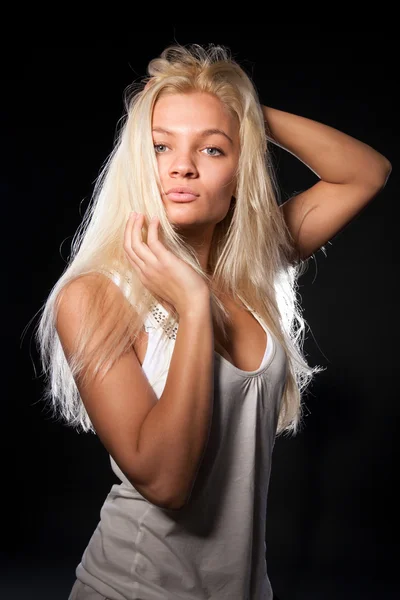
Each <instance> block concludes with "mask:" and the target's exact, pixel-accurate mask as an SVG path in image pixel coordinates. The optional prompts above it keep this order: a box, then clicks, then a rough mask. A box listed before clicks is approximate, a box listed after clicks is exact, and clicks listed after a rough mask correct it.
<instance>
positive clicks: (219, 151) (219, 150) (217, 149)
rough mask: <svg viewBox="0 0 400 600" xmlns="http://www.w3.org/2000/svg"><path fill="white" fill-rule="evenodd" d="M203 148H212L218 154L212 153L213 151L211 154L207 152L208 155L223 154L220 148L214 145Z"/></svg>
mask: <svg viewBox="0 0 400 600" xmlns="http://www.w3.org/2000/svg"><path fill="white" fill-rule="evenodd" d="M204 150H214V151H216V152H218V154H214V153H213V154H209V153H208V152H207V155H208V156H222V155H223V154H224V153H223V151H222V150H221V149H220V148H216V147H215V146H208V147H207V148H204Z"/></svg>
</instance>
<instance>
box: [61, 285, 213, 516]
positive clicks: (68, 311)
mask: <svg viewBox="0 0 400 600" xmlns="http://www.w3.org/2000/svg"><path fill="white" fill-rule="evenodd" d="M88 277H89V278H90V277H93V276H90V275H88V276H84V277H81V278H79V279H77V280H75V281H73V282H72V283H70V284H69V285H68V289H67V290H65V293H64V294H63V296H62V300H61V302H60V305H59V310H58V314H57V322H56V327H57V332H58V335H59V337H60V341H61V344H62V346H63V349H64V352H65V355H66V356H67V357H68V355H69V354H70V353H72V352H73V351H74V338H75V336H76V334H77V331H78V328H79V326H80V322H81V315H82V314H83V311H84V303H85V298H86V299H87V298H88V294H90V293H93V286H92V285H91V284H90V285H87V283H85V279H87V278H88ZM94 277H95V276H94ZM109 290H110V291H109V292H108V293H109V297H108V299H107V302H111V303H113V302H117V301H121V298H120V295H121V294H122V292H121V291H120V290H119V288H118V287H117V286H116V285H113V286H110V287H109ZM110 326H112V324H107V320H106V319H105V322H104V323H103V322H102V323H100V325H99V328H98V330H97V332H96V336H100V337H99V338H98V339H97V341H98V340H100V339H101V336H102V335H105V333H106V331H105V330H106V328H107V327H110ZM95 342H96V339H94V340H93V343H95ZM213 358H214V336H213V324H212V314H211V305H210V295H209V293H208V292H207V293H205V294H201V295H198V296H197V297H196V299H195V300H194V301H192V302H191V304H190V307H189V306H188V308H187V309H182V308H181V311H180V314H179V328H178V332H177V336H176V340H175V347H174V351H173V354H172V358H171V362H170V367H169V372H168V377H167V380H166V384H165V387H164V391H163V393H162V395H161V397H160V399H159V400H157V397H156V395H155V393H154V390H153V389H152V387H151V386H150V384H149V382H148V380H147V378H146V375H145V373H144V371H143V369H142V367H141V365H140V363H139V360H138V358H137V356H136V353H135V351H134V349H133V348H132V349H131V350H130V351H129V352H128V353H126V354H124V355H123V356H121V357H120V359H119V360H118V361H117V362H116V363H115V364H114V365H113V367H112V368H111V369H110V370H109V371H108V373H107V374H106V375H105V376H104V377H103V379H101V380H100V378H99V377H97V378H95V379H94V380H93V381H92V382H91V383H90V384H87V385H86V386H85V388H84V389H81V388H80V384H79V382H77V386H78V389H79V392H80V395H81V398H82V401H83V403H84V405H85V408H86V410H87V412H88V415H89V418H90V420H91V422H92V424H93V427H94V429H95V431H96V433H97V435H98V436H99V438H100V440H101V442H102V443H103V445H104V447H105V448H106V450H107V451H108V452H109V454H110V455H111V456H112V457H113V459H114V460H115V462H116V463H117V465H118V466H119V468H120V469H121V471H122V472H123V473H124V474H125V475H126V477H127V478H128V480H129V481H130V482H131V483H132V485H133V486H134V487H135V488H136V489H137V490H138V491H139V492H140V494H142V495H143V496H144V497H145V498H146V499H148V500H149V501H150V502H151V503H153V504H156V505H158V506H160V507H162V508H169V509H178V508H181V507H182V506H183V505H184V504H185V502H186V501H187V500H188V498H189V496H190V492H191V490H192V487H193V484H194V481H195V478H196V475H197V471H198V468H199V466H200V462H201V459H202V457H203V453H204V450H205V447H206V444H207V441H208V436H209V431H210V424H211V418H212V410H213V395H214V394H213V392H214V389H213V383H214V372H213Z"/></svg>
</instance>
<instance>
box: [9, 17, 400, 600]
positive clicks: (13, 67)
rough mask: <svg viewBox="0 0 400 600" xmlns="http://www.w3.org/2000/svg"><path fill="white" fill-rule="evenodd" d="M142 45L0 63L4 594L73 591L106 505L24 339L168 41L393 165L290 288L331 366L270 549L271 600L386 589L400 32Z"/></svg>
mask: <svg viewBox="0 0 400 600" xmlns="http://www.w3.org/2000/svg"><path fill="white" fill-rule="evenodd" d="M268 30H271V31H273V32H274V33H269V32H268ZM139 35H140V32H139ZM137 36H138V34H137V33H135V34H133V35H132V37H133V38H134V41H133V42H132V44H131V45H130V46H128V47H126V48H110V47H108V45H103V46H99V47H92V46H91V47H90V48H78V47H74V46H72V47H67V48H65V47H62V48H58V47H57V48H56V47H51V48H47V47H46V48H37V47H35V48H31V47H29V46H26V47H25V48H22V49H20V54H18V55H17V54H13V53H12V52H10V53H9V56H8V58H7V59H4V58H3V73H2V78H3V92H2V109H1V119H2V134H3V143H2V153H3V172H2V175H1V191H2V207H3V210H4V212H5V218H4V219H3V221H2V222H3V232H4V235H3V239H4V242H5V244H4V249H3V253H2V257H3V259H4V260H3V262H4V263H6V264H7V266H8V268H7V279H6V288H5V298H6V305H5V307H4V308H5V309H4V312H3V316H4V317H5V326H4V329H3V331H4V332H5V336H4V337H5V340H4V343H3V356H5V357H6V359H7V361H6V365H5V369H4V376H5V383H6V393H5V394H4V395H3V411H4V412H3V414H5V415H6V418H5V419H4V420H3V435H2V441H4V448H3V452H2V455H3V470H4V474H3V478H2V479H3V494H2V496H3V507H4V508H3V511H4V512H3V528H2V529H3V531H2V555H3V556H2V561H1V564H2V574H1V576H0V595H1V596H2V597H4V598H7V600H8V599H11V598H12V599H14V598H15V599H17V598H24V599H26V598H35V599H36V598H37V599H39V598H40V599H41V600H44V599H45V598H51V599H54V600H58V599H60V600H64V599H65V600H66V598H67V597H68V593H69V590H70V587H71V586H72V583H73V581H74V579H75V574H74V570H75V567H76V565H77V563H78V562H79V560H80V558H81V555H82V552H83V550H84V548H85V546H86V544H87V543H88V541H89V539H90V536H91V534H92V532H93V530H94V528H95V527H96V525H97V522H98V520H99V512H100V508H101V506H102V503H103V501H104V499H105V497H106V495H107V493H108V491H109V489H110V487H111V485H112V484H113V483H116V482H117V479H116V477H115V476H114V474H113V472H112V471H111V468H110V464H109V457H108V454H107V452H106V451H105V449H104V448H103V447H102V445H101V443H100V442H99V440H98V439H97V438H96V437H95V436H94V435H92V434H87V435H84V434H80V435H78V434H77V433H76V432H74V431H73V430H72V429H70V428H68V427H67V426H65V425H62V424H60V423H55V422H54V421H53V420H51V418H50V416H49V414H48V413H47V412H46V411H45V409H44V407H43V404H42V403H41V401H40V396H41V394H42V391H43V390H42V384H43V380H42V378H41V377H40V376H39V374H40V364H39V361H38V355H37V351H36V349H35V345H34V343H33V338H32V334H33V327H34V325H35V324H36V318H35V314H36V313H37V311H38V310H39V309H40V307H41V306H42V304H43V303H44V302H45V300H46V297H47V295H48V293H49V291H50V289H51V287H52V286H53V285H54V283H55V282H56V281H57V279H58V278H59V276H60V275H61V273H62V271H63V269H64V267H65V261H66V260H67V258H68V256H69V252H70V244H71V240H72V236H73V234H74V232H75V230H76V228H77V226H78V225H79V223H80V221H81V218H82V215H83V214H84V211H85V209H86V208H87V205H88V202H89V198H90V194H91V192H92V190H93V183H94V180H95V178H96V176H97V174H98V171H99V168H100V166H101V165H102V163H103V161H104V160H105V159H106V157H107V156H108V154H109V152H110V151H111V148H112V143H113V139H114V134H115V128H116V123H117V121H118V119H119V117H120V116H121V114H122V94H123V90H124V88H125V86H126V85H128V84H129V83H130V82H131V81H132V80H133V79H136V78H138V77H140V76H142V75H144V74H145V68H146V64H147V62H148V61H149V60H150V59H151V58H152V57H154V56H156V55H157V54H159V52H161V50H162V49H163V48H164V47H165V46H166V45H167V44H169V43H173V42H174V41H177V42H179V43H181V44H186V43H192V42H197V43H205V42H214V43H220V44H225V45H228V46H229V47H230V48H231V50H232V52H233V55H234V57H235V58H236V59H237V60H238V61H239V62H241V64H242V66H243V67H244V68H245V69H246V70H247V72H248V73H249V74H250V75H251V76H252V78H253V80H254V82H255V84H256V86H257V88H258V90H259V93H260V98H261V101H262V102H263V103H264V104H267V105H270V106H273V107H275V108H281V109H283V110H287V111H289V112H294V113H297V114H301V115H303V116H306V117H310V118H312V119H316V120H320V121H322V122H324V123H327V124H328V125H332V126H333V127H337V128H338V129H341V130H343V131H344V132H346V133H349V134H350V135H352V136H354V137H356V138H359V139H361V140H362V141H364V142H366V143H367V144H370V145H371V146H373V147H374V148H376V149H377V150H378V151H380V152H382V153H383V154H384V155H385V156H387V157H388V158H389V160H390V161H391V162H392V165H393V173H392V175H391V178H390V180H389V183H388V184H387V186H386V188H385V189H384V190H383V191H382V192H381V193H380V195H379V196H378V197H377V198H376V199H375V200H374V201H373V202H372V203H371V204H370V205H369V206H368V207H367V208H366V209H365V210H364V211H363V212H362V213H361V214H360V215H359V216H358V217H357V218H356V219H355V220H354V221H353V222H352V223H351V224H350V225H349V226H348V227H347V228H345V230H343V231H342V233H341V234H339V235H338V236H337V237H336V238H335V239H334V240H333V241H332V242H331V243H330V244H328V245H327V247H326V248H327V253H326V255H325V254H324V253H323V252H322V251H319V252H318V253H316V255H315V259H310V266H309V268H308V271H307V272H306V273H305V274H304V275H303V276H302V277H301V279H300V289H299V293H300V295H301V299H302V306H303V310H304V317H305V318H306V319H307V322H308V324H309V326H310V330H309V331H307V335H306V341H305V351H306V354H307V357H308V361H309V362H310V364H311V365H315V364H319V365H321V366H324V367H327V369H326V371H325V372H324V373H322V374H320V375H317V376H316V378H315V380H314V382H313V383H312V385H311V387H310V390H309V394H308V396H307V398H306V400H305V401H306V406H307V409H306V411H305V415H306V417H305V427H304V429H303V431H302V432H301V433H300V434H299V435H298V436H297V437H295V438H292V439H286V438H278V440H277V442H276V445H275V450H274V462H273V467H272V476H271V484H270V495H269V503H268V525H267V530H266V541H267V561H268V570H269V574H270V579H271V582H272V585H273V587H274V589H275V591H276V594H277V595H278V596H279V597H280V598H281V600H289V599H292V600H294V599H299V598H308V599H312V598H324V599H331V598H332V599H333V598H347V597H348V598H363V599H366V598H377V597H379V598H394V597H395V596H394V590H395V573H396V572H397V564H398V555H397V547H398V543H397V531H398V528H397V525H398V519H397V514H398V498H397V497H396V496H395V492H394V484H395V483H396V479H397V477H396V475H397V471H398V456H399V455H398V449H397V445H396V441H395V431H396V425H398V416H399V408H398V392H397V380H396V379H395V375H396V373H398V369H397V368H396V367H397V363H398V352H397V344H398V342H397V340H398V326H397V320H398V297H397V296H396V287H397V286H396V284H397V280H398V276H399V268H398V267H399V259H398V252H397V242H398V239H399V234H398V231H399V225H398V214H399V211H398V206H397V205H398V202H399V194H398V189H399V188H398V181H399V180H398V173H397V165H398V160H397V159H398V139H397V134H398V117H397V111H398V106H399V102H398V100H399V97H398V94H397V89H396V85H397V82H396V79H397V68H396V58H395V55H396V52H395V41H394V38H393V37H391V36H392V34H390V33H389V34H388V33H386V32H383V31H379V32H377V31H372V30H371V31H363V32H361V31H359V32H354V31H351V30H344V29H342V30H339V31H337V30H336V31H335V32H328V31H321V29H320V25H318V26H317V25H314V26H312V27H310V28H309V29H308V30H304V29H303V26H302V28H301V29H300V27H299V26H294V25H293V26H289V25H285V27H284V28H283V27H282V28H281V27H278V26H277V25H269V26H268V28H267V27H265V26H264V27H261V26H259V27H258V29H257V26H254V25H252V24H245V26H244V28H239V27H238V26H237V25H235V26H234V25H226V26H225V27H224V29H222V28H218V27H215V28H206V27H203V28H198V30H196V28H195V27H194V26H189V25H187V24H185V25H184V24H175V25H174V26H172V25H169V26H167V27H165V29H164V31H163V32H160V31H155V30H154V28H151V30H150V29H149V31H148V32H147V33H146V36H143V39H139V38H138V37H137ZM274 156H275V163H276V168H277V172H278V180H279V183H280V187H281V191H282V199H286V198H288V197H289V196H290V195H291V194H292V193H294V192H296V191H299V190H302V189H304V188H306V187H309V186H310V185H312V184H313V183H314V182H315V181H316V177H315V176H314V175H313V173H311V172H310V171H309V170H308V169H307V168H306V167H305V166H304V165H303V164H301V163H300V161H298V160H296V159H295V158H293V157H292V156H291V155H290V154H288V153H286V152H284V151H282V150H280V149H278V148H276V149H275V152H274ZM3 297H4V296H3ZM32 319H33V321H32ZM25 328H26V329H25ZM233 600H234V599H233ZM235 600H236V599H235ZM237 600H239V599H237Z"/></svg>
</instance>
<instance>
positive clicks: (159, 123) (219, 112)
mask: <svg viewBox="0 0 400 600" xmlns="http://www.w3.org/2000/svg"><path fill="white" fill-rule="evenodd" d="M152 129H153V142H154V150H155V153H156V156H157V163H158V171H159V174H160V179H161V184H162V188H163V189H162V200H163V203H164V205H165V208H166V211H167V215H168V219H169V221H170V222H171V223H174V224H175V225H176V226H177V228H178V229H182V230H186V231H188V232H189V231H192V232H193V231H198V232H200V231H203V232H205V231H209V232H210V231H211V232H212V230H213V229H214V227H215V225H216V224H217V223H219V222H220V221H222V220H223V219H224V217H225V216H226V214H227V212H228V210H229V207H230V204H231V200H232V195H234V192H235V183H236V182H235V173H236V167H237V164H238V160H239V123H238V121H237V119H236V118H235V117H234V116H232V115H231V114H230V113H229V112H228V110H227V109H226V108H225V106H224V105H223V104H222V102H221V101H220V100H219V99H218V98H216V97H215V96H213V95H211V94H207V93H200V92H193V93H189V94H167V95H165V96H161V97H160V98H159V99H158V100H157V102H156V104H155V106H154V111H153V121H152ZM216 130H218V131H216ZM174 188H178V191H177V192H175V193H174V192H171V191H170V190H172V189H174ZM179 188H187V194H185V193H184V190H183V191H179ZM180 199H181V200H185V199H189V200H191V201H190V202H184V203H183V202H178V200H180Z"/></svg>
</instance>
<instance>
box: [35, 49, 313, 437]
mask: <svg viewBox="0 0 400 600" xmlns="http://www.w3.org/2000/svg"><path fill="white" fill-rule="evenodd" d="M148 75H149V77H147V78H144V79H143V80H142V81H140V82H138V83H137V82H135V83H133V84H132V85H131V86H130V87H129V88H127V90H126V94H125V114H124V117H123V119H121V121H120V126H119V128H118V131H117V135H116V139H115V144H114V147H113V150H112V152H111V154H110V156H109V158H108V160H107V161H106V163H105V165H104V166H103V168H102V169H101V172H100V174H99V177H98V179H97V181H96V184H95V187H94V191H93V196H92V199H91V202H90V203H89V206H88V209H87V211H86V213H85V215H84V218H83V219H82V222H81V224H80V226H79V228H78V230H77V232H76V234H75V236H74V238H73V240H72V245H71V246H72V248H71V255H70V259H69V264H68V265H67V266H66V268H65V270H64V273H63V274H62V275H61V276H60V278H59V279H58V281H57V282H56V284H55V285H54V286H53V288H52V290H51V292H50V294H49V296H48V298H47V301H46V302H45V304H44V305H43V307H42V308H41V311H40V312H41V316H40V319H39V322H38V325H37V329H36V333H35V335H36V342H37V345H38V349H39V354H40V358H41V363H42V366H43V373H44V375H45V379H46V381H45V388H44V395H43V399H44V400H45V401H46V402H49V404H50V406H51V408H52V409H53V415H54V416H55V417H56V418H59V419H60V420H62V421H64V422H66V423H67V424H69V425H70V426H72V427H75V428H76V429H78V430H79V429H81V430H82V431H92V432H94V433H95V430H94V428H93V425H92V423H91V421H90V418H89V416H88V414H87V412H86V409H85V406H84V404H83V402H82V400H81V398H80V394H79V391H78V387H77V385H76V381H78V378H79V377H81V378H82V381H83V382H87V380H88V378H89V373H91V375H90V377H92V376H94V375H96V374H97V373H99V372H101V373H105V372H107V370H108V369H109V368H110V367H111V366H112V365H113V364H114V363H115V361H117V360H118V358H119V357H120V356H121V355H122V354H123V353H124V352H126V351H127V350H128V349H130V348H131V347H132V344H133V343H134V341H135V339H136V337H137V335H138V334H139V332H140V330H141V329H142V327H143V324H144V321H145V319H146V316H147V315H148V313H149V311H150V310H151V307H152V306H153V304H154V302H159V301H160V298H157V297H155V296H153V295H152V294H151V293H150V292H149V290H147V289H146V288H145V287H144V286H143V284H142V283H141V281H140V279H139V277H138V276H137V275H136V273H135V272H134V270H133V267H132V266H131V265H130V263H129V261H128V259H127V256H126V253H125V251H124V248H123V235H124V230H125V225H126V221H127V219H128V216H129V214H130V212H131V211H136V212H140V213H143V214H144V215H145V217H146V219H145V224H144V227H143V235H144V239H146V236H147V225H146V223H147V222H148V221H149V220H150V218H151V217H152V216H153V215H157V216H158V218H159V221H160V226H159V237H160V239H161V240H162V242H163V244H164V245H165V247H166V248H167V249H168V250H170V251H171V252H173V253H174V254H175V255H176V256H178V257H179V258H180V259H182V260H184V261H186V262H187V263H188V264H189V265H190V266H191V267H192V268H193V269H194V270H195V271H196V272H197V273H198V274H199V275H200V276H201V277H203V278H204V280H205V281H207V283H208V285H209V288H210V292H211V307H212V313H213V317H214V319H215V321H216V323H217V325H218V326H219V328H220V329H221V330H222V332H223V334H224V335H226V327H225V326H226V324H227V323H228V322H229V317H228V313H227V311H226V310H225V308H224V306H223V304H222V302H221V301H220V300H219V298H218V295H219V292H221V291H222V292H223V293H227V294H229V295H230V296H231V297H232V298H234V299H236V298H238V299H239V300H240V301H242V302H243V303H244V304H245V305H247V306H249V307H251V309H253V310H254V312H255V313H257V314H258V315H259V316H260V317H261V319H263V320H264V322H265V323H266V324H267V325H268V327H269V328H270V329H271V331H272V332H273V334H274V335H275V336H276V337H277V338H278V340H279V341H280V343H281V344H282V345H283V348H284V350H285V353H286V356H287V372H286V383H285V387H284V390H283V395H282V399H281V404H280V412H279V419H278V428H277V434H280V433H283V432H286V433H287V434H290V433H291V434H296V433H297V431H298V429H299V426H300V424H301V422H302V409H303V402H302V401H301V399H302V396H303V394H304V391H305V389H306V387H307V386H308V384H309V383H310V381H311V378H312V377H313V375H314V373H317V372H319V371H321V370H324V369H322V368H320V367H318V366H317V367H310V366H309V365H308V364H307V362H306V360H305V358H304V356H303V352H302V346H303V343H304V330H305V320H304V318H303V317H302V314H301V308H300V306H299V303H298V299H297V279H298V277H299V276H300V275H301V274H302V273H303V272H304V270H305V269H304V267H305V266H306V263H305V262H302V261H301V260H300V259H299V257H298V256H297V254H296V251H295V244H294V241H293V239H292V237H291V235H290V233H289V230H288V228H287V226H286V223H285V220H284V218H283V215H282V211H281V209H280V208H279V205H278V201H277V197H278V190H277V185H276V181H275V178H274V173H273V169H272V164H271V160H270V153H269V148H268V140H267V136H266V131H265V123H264V118H263V113H262V109H261V105H260V102H259V99H258V96H257V92H256V90H255V88H254V85H253V83H252V82H251V80H250V78H249V77H248V76H247V74H246V73H245V72H244V70H243V69H242V68H241V67H240V66H239V65H238V64H237V63H236V62H235V61H234V60H233V59H232V57H231V55H230V52H229V50H228V49H227V48H225V47H221V46H215V45H209V46H208V47H202V46H199V45H197V44H194V45H191V46H179V45H174V46H170V47H168V48H166V49H165V50H164V51H163V52H162V54H161V55H160V56H159V57H158V58H156V59H154V60H151V61H150V63H149V65H148ZM145 84H147V85H145ZM191 91H200V92H208V93H210V94H214V95H215V96H217V97H218V98H219V99H220V100H221V101H222V102H223V103H224V105H225V106H227V108H228V109H229V110H230V111H232V113H233V114H235V115H236V116H237V117H238V119H239V123H240V158H239V165H238V172H237V187H236V193H235V198H233V199H232V202H231V207H230V210H229V211H228V214H227V215H226V217H225V218H224V219H223V221H221V222H220V223H218V224H217V225H216V227H215V230H214V234H213V238H212V245H211V250H210V257H209V271H208V272H206V271H204V270H203V268H202V267H201V265H200V263H199V260H198V258H197V255H196V252H195V251H194V249H193V248H192V247H191V246H190V245H189V244H187V243H185V241H184V240H183V239H182V238H181V237H180V235H179V234H178V232H177V231H176V230H175V228H174V226H173V225H171V223H170V222H169V221H168V218H167V216H166V211H165V209H164V205H163V202H162V199H161V196H160V191H159V190H160V189H161V184H160V180H159V174H158V168H157V160H156V156H155V152H154V146H153V140H152V134H151V119H152V112H153V107H154V105H155V102H156V101H157V98H158V97H160V95H161V94H165V93H188V92H191ZM87 274H97V276H96V282H95V284H94V285H93V294H91V295H90V303H89V305H88V307H87V313H86V314H85V318H84V320H83V326H82V330H81V331H80V333H79V336H78V347H77V349H76V352H75V353H74V355H73V356H71V357H69V362H67V360H66V357H65V354H64V351H63V348H62V346H61V343H60V340H59V337H58V333H57V330H56V327H55V322H56V314H57V307H58V304H59V300H60V298H61V293H60V292H62V290H63V289H65V286H66V285H67V284H69V283H70V282H71V281H73V280H75V279H77V278H78V277H81V276H83V275H87ZM100 274H102V275H100ZM115 284H117V285H118V286H119V287H120V288H121V290H122V292H123V293H121V294H120V297H121V302H120V303H113V304H112V305H110V303H107V302H106V297H107V288H108V286H109V285H115ZM161 300H162V299H161ZM105 317H106V320H107V322H108V323H109V324H110V326H109V327H108V329H107V332H106V334H105V335H104V339H102V340H101V343H99V344H98V346H97V347H96V348H94V349H93V350H92V351H91V353H90V354H89V355H88V353H87V352H85V349H86V350H87V344H88V340H90V339H91V336H92V335H93V333H94V331H95V330H96V325H98V323H99V322H100V320H104V318H105ZM177 322H179V315H178V314H177V312H176V310H174V307H171V309H168V319H167V321H166V323H165V331H163V332H162V335H163V337H164V338H166V337H167V335H168V333H167V332H168V331H170V329H171V327H173V326H174V325H175V323H177ZM89 366H90V367H91V369H89V368H88V367H89Z"/></svg>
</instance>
